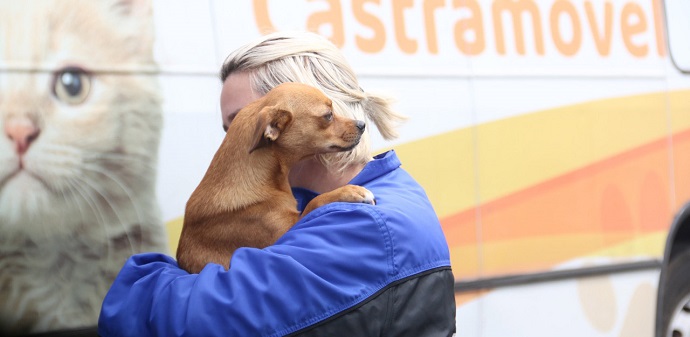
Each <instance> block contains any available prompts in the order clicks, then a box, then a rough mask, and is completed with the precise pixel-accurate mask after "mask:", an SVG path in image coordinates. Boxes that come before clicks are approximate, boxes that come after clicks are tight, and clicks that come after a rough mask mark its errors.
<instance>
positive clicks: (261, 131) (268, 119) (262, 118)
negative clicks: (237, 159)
mask: <svg viewBox="0 0 690 337" xmlns="http://www.w3.org/2000/svg"><path fill="white" fill-rule="evenodd" d="M258 117H259V118H258V119H257V121H256V128H255V130H254V142H253V143H252V146H251V147H250V148H249V153H252V152H254V150H256V149H259V148H261V147H264V146H266V145H268V144H270V143H271V142H274V141H275V140H276V139H278V137H280V134H281V133H282V132H283V131H284V130H285V128H286V127H287V126H288V124H290V122H292V113H291V112H290V111H287V110H284V109H280V108H277V107H275V106H268V107H264V108H263V109H261V111H259V116H258Z"/></svg>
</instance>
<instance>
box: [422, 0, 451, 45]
mask: <svg viewBox="0 0 690 337" xmlns="http://www.w3.org/2000/svg"><path fill="white" fill-rule="evenodd" d="M445 5H446V2H445V0H426V1H424V24H425V25H426V44H427V48H429V52H430V53H432V54H438V40H437V38H436V37H437V34H436V19H435V17H434V11H435V10H436V9H438V8H442V7H444V6H445Z"/></svg>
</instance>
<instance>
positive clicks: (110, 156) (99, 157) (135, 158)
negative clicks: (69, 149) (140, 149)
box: [83, 152, 157, 170]
mask: <svg viewBox="0 0 690 337" xmlns="http://www.w3.org/2000/svg"><path fill="white" fill-rule="evenodd" d="M83 157H84V161H85V162H87V163H94V162H100V161H103V160H107V161H108V162H115V163H121V162H123V161H125V162H133V163H135V164H137V165H139V167H141V168H142V169H149V170H156V169H157V168H156V166H155V165H153V164H151V157H150V156H145V155H143V154H134V153H128V154H122V153H115V152H109V153H88V154H83Z"/></svg>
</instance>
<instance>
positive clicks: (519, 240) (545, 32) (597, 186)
mask: <svg viewBox="0 0 690 337" xmlns="http://www.w3.org/2000/svg"><path fill="white" fill-rule="evenodd" d="M106 1H110V0H106ZM42 3H44V4H46V5H45V6H52V3H50V2H42ZM3 5H4V3H0V7H2V6H3ZM688 18H690V3H689V2H688V1H683V0H667V1H662V0H606V1H590V0H417V1H415V0H400V1H398V0H282V1H277V0H273V1H269V0H254V1H249V0H247V1H222V0H208V1H195V2H191V1H183V0H154V1H153V11H152V16H151V17H150V19H151V22H152V24H153V28H154V31H155V40H153V42H152V43H153V45H152V46H153V61H154V62H153V63H152V64H151V65H149V66H141V65H136V64H135V65H134V66H131V67H129V68H127V67H124V68H123V67H119V68H118V67H112V69H111V68H108V67H107V65H106V66H105V67H103V68H99V69H95V70H91V71H90V72H87V73H88V74H89V76H93V77H94V78H97V77H98V76H100V74H112V73H117V74H119V75H120V76H129V75H131V76H149V77H155V79H156V80H157V82H158V87H157V89H156V90H158V92H159V94H160V97H161V101H160V109H161V111H162V120H163V122H162V123H163V124H162V129H161V133H160V138H159V140H160V146H159V150H158V157H157V161H156V162H155V169H156V171H157V175H156V178H155V179H156V185H155V186H156V190H155V194H156V201H157V204H158V205H159V206H160V209H161V213H162V220H163V221H164V223H165V229H166V231H167V234H168V240H169V246H170V249H171V254H173V256H174V250H175V247H176V245H177V240H178V238H179V232H180V230H181V225H182V215H183V213H184V205H185V202H186V201H187V199H188V197H189V195H190V194H191V192H192V191H193V189H194V188H195V187H196V186H197V184H198V183H199V181H200V180H201V177H202V176H203V174H204V172H205V170H206V168H207V167H208V163H209V162H210V160H211V157H212V156H213V154H214V153H215V151H216V149H217V148H218V145H219V144H220V141H221V139H222V137H223V136H224V133H223V129H222V125H221V119H220V109H219V106H218V97H219V93H220V87H221V83H220V81H219V79H218V70H219V69H220V65H221V64H222V62H223V60H224V58H225V57H226V56H227V54H229V53H230V52H231V51H232V50H234V49H235V48H237V47H239V46H240V45H243V44H245V43H247V42H249V41H252V40H253V39H255V38H257V37H259V36H260V35H261V34H262V33H264V32H268V31H271V30H293V29H300V30H304V29H308V30H312V31H315V32H318V33H320V34H323V35H325V36H327V37H329V38H330V39H331V40H332V41H333V42H334V43H335V44H336V45H338V46H339V47H341V48H342V50H343V52H344V53H345V55H346V57H347V58H348V60H349V61H350V63H351V65H352V66H353V68H354V69H355V70H356V71H357V73H358V75H359V76H360V79H361V84H362V87H365V88H366V89H367V90H374V91H376V90H378V91H384V92H388V93H391V94H392V95H393V96H395V97H397V98H398V100H397V104H396V107H397V109H398V110H399V111H400V112H402V113H403V114H405V115H407V116H409V117H410V120H409V121H408V122H407V123H406V124H405V125H404V126H403V127H402V129H401V132H400V133H401V138H400V139H398V140H396V141H394V142H384V141H383V140H382V139H381V138H374V141H375V146H376V148H377V150H379V151H383V150H385V149H388V148H395V149H396V152H397V153H398V155H399V156H400V158H401V161H402V163H403V167H404V168H405V169H406V170H407V171H409V172H410V173H411V174H412V175H413V176H414V177H415V178H416V179H417V180H418V181H419V182H420V183H421V184H422V186H424V187H425V189H426V191H427V193H428V195H429V197H430V199H431V201H432V202H433V204H434V207H435V209H436V211H437V213H438V216H439V218H440V220H441V223H442V225H443V229H444V232H445V235H446V238H447V241H448V244H449V247H450V252H451V258H452V267H453V272H454V275H455V278H456V285H455V289H456V302H457V336H468V337H475V336H478V337H484V336H530V337H536V336H554V335H556V336H578V337H579V336H690V213H689V212H690V211H689V210H688V205H690V204H688V202H690V20H689V19H688ZM2 25H3V23H2V22H0V27H1V26H2ZM0 29H2V28H0ZM5 29H6V28H5ZM0 32H2V31H1V30H0ZM12 34H25V32H20V31H14V32H13V33H12ZM1 38H2V35H0V39H1ZM1 45H2V40H0V52H2V51H3V47H1ZM5 61H6V62H3V54H2V53H0V103H2V102H3V98H5V97H3V92H4V91H3V90H5V88H7V87H8V86H10V85H11V83H8V82H7V80H3V76H5V77H6V78H7V76H6V75H8V74H14V75H17V73H21V74H26V76H29V75H28V74H32V73H36V72H39V73H40V72H46V73H51V72H54V71H56V70H55V69H52V68H51V67H50V66H31V65H30V64H29V65H28V66H27V65H22V66H20V65H19V63H17V62H10V61H11V60H10V61H7V59H5ZM32 67H33V68H32ZM87 70H89V69H87ZM94 90H96V87H95V86H94ZM123 99H124V98H123ZM0 109H2V105H0ZM7 115H8V113H6V112H5V111H2V110H0V116H1V117H3V118H5V120H7V118H8V117H7ZM0 123H3V122H2V121H0ZM5 124H7V122H5ZM1 145H2V144H0V146H1ZM8 148H9V147H8ZM0 151H2V147H0ZM0 153H1V152H0ZM27 153H28V152H27ZM0 160H2V157H1V156H0ZM0 165H2V164H0ZM0 173H1V172H0ZM2 179H3V177H0V211H1V210H3V208H1V207H2V203H1V201H2V193H6V194H7V192H3V190H2V189H3V185H1V184H4V181H3V180H2ZM13 193H20V192H13ZM7 198H9V197H7ZM2 219H3V218H2V213H0V221H3V220H2ZM2 225H3V224H2V222H0V232H1V231H4V230H5V229H3V227H2ZM0 301H1V300H0ZM7 301H9V300H7ZM3 304H4V305H11V303H9V302H5V303H0V305H3ZM94 323H95V322H94Z"/></svg>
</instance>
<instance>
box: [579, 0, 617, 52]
mask: <svg viewBox="0 0 690 337" xmlns="http://www.w3.org/2000/svg"><path fill="white" fill-rule="evenodd" d="M585 11H586V12H587V21H588V22H589V28H590V29H591V30H592V38H593V39H594V44H595V45H596V46H597V51H598V52H599V55H601V56H608V55H609V54H610V52H611V37H612V34H611V31H612V29H613V5H612V4H611V3H610V2H608V1H607V2H606V3H605V4H604V32H603V33H600V32H599V29H597V19H596V18H595V17H594V8H593V7H592V2H591V1H587V2H585Z"/></svg>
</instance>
